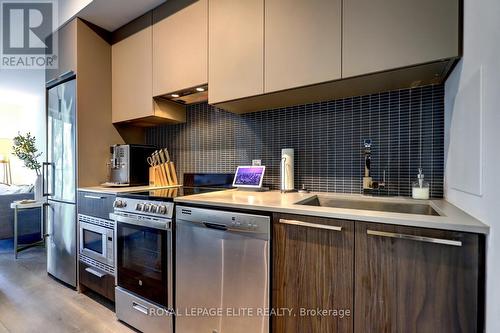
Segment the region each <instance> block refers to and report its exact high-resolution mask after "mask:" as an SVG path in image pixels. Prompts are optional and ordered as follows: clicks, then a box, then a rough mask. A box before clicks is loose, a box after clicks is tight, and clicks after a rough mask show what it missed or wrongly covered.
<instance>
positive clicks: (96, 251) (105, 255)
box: [80, 221, 114, 266]
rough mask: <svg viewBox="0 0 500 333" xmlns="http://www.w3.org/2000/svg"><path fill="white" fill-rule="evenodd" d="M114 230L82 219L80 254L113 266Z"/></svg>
mask: <svg viewBox="0 0 500 333" xmlns="http://www.w3.org/2000/svg"><path fill="white" fill-rule="evenodd" d="M112 242H113V230H112V229H108V228H105V227H102V226H98V225H95V224H91V223H87V222H82V221H80V254H83V255H85V256H87V257H90V258H92V259H94V260H97V261H99V262H102V263H105V264H108V265H110V266H113V261H114V256H113V246H112Z"/></svg>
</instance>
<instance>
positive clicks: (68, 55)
mask: <svg viewBox="0 0 500 333" xmlns="http://www.w3.org/2000/svg"><path fill="white" fill-rule="evenodd" d="M76 33H77V28H76V19H74V20H71V21H69V22H68V23H66V24H65V25H64V26H62V27H61V28H59V30H58V31H57V32H56V34H57V45H58V46H57V57H58V66H57V68H54V69H47V70H46V71H45V81H46V82H48V81H50V80H53V79H57V78H58V77H59V76H61V75H62V74H65V73H67V72H69V71H73V72H76V39H77V38H76Z"/></svg>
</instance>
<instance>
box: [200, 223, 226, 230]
mask: <svg viewBox="0 0 500 333" xmlns="http://www.w3.org/2000/svg"><path fill="white" fill-rule="evenodd" d="M202 223H203V225H204V226H205V227H207V228H210V229H216V230H222V231H227V226H225V225H224V224H217V223H210V222H202Z"/></svg>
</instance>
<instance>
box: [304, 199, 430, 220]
mask: <svg viewBox="0 0 500 333" xmlns="http://www.w3.org/2000/svg"><path fill="white" fill-rule="evenodd" d="M297 205H306V206H319V207H332V208H346V209H361V210H375V211H379V212H391V213H403V214H418V215H431V216H439V213H438V212H437V211H436V210H435V209H434V208H432V206H431V205H429V204H427V203H406V202H387V201H375V200H356V199H338V198H330V197H327V196H320V195H315V196H313V197H311V198H308V199H306V200H303V201H300V202H297Z"/></svg>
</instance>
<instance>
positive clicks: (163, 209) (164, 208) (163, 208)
mask: <svg viewBox="0 0 500 333" xmlns="http://www.w3.org/2000/svg"><path fill="white" fill-rule="evenodd" d="M158 214H167V206H165V205H160V206H158Z"/></svg>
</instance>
